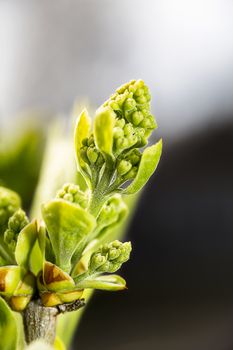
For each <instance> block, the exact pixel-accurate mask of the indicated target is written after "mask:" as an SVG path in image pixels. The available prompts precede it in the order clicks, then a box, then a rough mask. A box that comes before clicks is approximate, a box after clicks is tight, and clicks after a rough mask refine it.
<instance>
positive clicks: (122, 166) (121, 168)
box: [117, 159, 132, 176]
mask: <svg viewBox="0 0 233 350" xmlns="http://www.w3.org/2000/svg"><path fill="white" fill-rule="evenodd" d="M131 168H132V164H131V163H130V162H128V161H127V160H124V159H123V160H121V161H120V162H119V164H118V166H117V172H118V174H119V175H121V176H122V175H124V174H126V173H128V171H130V169H131Z"/></svg>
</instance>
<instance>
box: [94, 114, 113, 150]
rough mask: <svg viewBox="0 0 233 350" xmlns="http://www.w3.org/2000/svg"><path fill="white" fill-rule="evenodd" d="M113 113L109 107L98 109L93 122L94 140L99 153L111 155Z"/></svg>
mask: <svg viewBox="0 0 233 350" xmlns="http://www.w3.org/2000/svg"><path fill="white" fill-rule="evenodd" d="M114 123H115V113H114V112H113V110H112V109H111V108H109V107H100V108H99V109H98V110H97V112H96V116H95V120H94V138H95V142H96V146H97V148H98V149H99V151H100V152H102V153H103V154H107V155H110V156H111V155H112V145H113V127H114Z"/></svg>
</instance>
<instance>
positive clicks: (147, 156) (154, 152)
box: [123, 140, 162, 194]
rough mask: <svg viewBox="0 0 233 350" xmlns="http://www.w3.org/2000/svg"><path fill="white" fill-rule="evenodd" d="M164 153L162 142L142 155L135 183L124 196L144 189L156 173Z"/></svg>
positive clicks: (147, 149)
mask: <svg viewBox="0 0 233 350" xmlns="http://www.w3.org/2000/svg"><path fill="white" fill-rule="evenodd" d="M161 153H162V140H160V141H159V142H157V143H156V144H155V145H153V146H151V147H148V148H146V149H145V151H144V152H143V154H142V158H141V161H140V165H139V169H138V172H137V175H136V177H135V179H134V180H133V182H132V183H131V184H130V185H129V186H128V187H127V188H126V189H125V190H124V191H123V193H124V194H133V193H136V192H138V191H139V190H141V189H142V187H143V186H144V185H145V184H146V183H147V181H148V180H149V178H150V177H151V175H152V174H153V173H154V171H155V169H156V167H157V165H158V163H159V160H160V157H161Z"/></svg>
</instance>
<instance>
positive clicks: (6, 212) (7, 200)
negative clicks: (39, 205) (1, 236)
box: [0, 187, 21, 232]
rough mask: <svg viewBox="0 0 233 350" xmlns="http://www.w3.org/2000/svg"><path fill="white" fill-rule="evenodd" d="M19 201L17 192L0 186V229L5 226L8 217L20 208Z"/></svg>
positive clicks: (2, 229)
mask: <svg viewBox="0 0 233 350" xmlns="http://www.w3.org/2000/svg"><path fill="white" fill-rule="evenodd" d="M20 205H21V201H20V198H19V196H18V195H17V193H15V192H13V191H11V190H8V189H7V188H4V187H0V231H1V232H3V231H4V229H5V228H6V226H7V223H8V219H9V218H10V217H11V216H12V215H13V214H14V212H15V211H16V210H17V209H19V208H20Z"/></svg>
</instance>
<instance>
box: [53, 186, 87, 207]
mask: <svg viewBox="0 0 233 350" xmlns="http://www.w3.org/2000/svg"><path fill="white" fill-rule="evenodd" d="M56 197H57V198H61V199H64V200H66V201H68V202H70V203H75V204H78V205H80V207H82V208H86V207H87V205H88V194H87V193H86V192H83V191H81V190H80V188H79V186H78V185H75V184H70V183H67V184H64V186H63V187H62V189H61V190H59V191H58V192H57V195H56Z"/></svg>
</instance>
